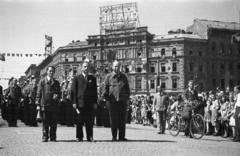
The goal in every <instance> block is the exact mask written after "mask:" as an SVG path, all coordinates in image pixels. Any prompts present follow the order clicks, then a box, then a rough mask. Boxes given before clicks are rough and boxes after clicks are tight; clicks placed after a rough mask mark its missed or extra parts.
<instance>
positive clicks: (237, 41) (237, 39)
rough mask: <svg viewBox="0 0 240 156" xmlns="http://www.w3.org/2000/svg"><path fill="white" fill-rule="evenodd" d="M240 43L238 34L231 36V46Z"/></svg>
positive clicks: (239, 34) (239, 33)
mask: <svg viewBox="0 0 240 156" xmlns="http://www.w3.org/2000/svg"><path fill="white" fill-rule="evenodd" d="M234 43H240V32H238V33H236V34H234V35H232V39H231V44H234Z"/></svg>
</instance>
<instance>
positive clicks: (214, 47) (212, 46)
mask: <svg viewBox="0 0 240 156" xmlns="http://www.w3.org/2000/svg"><path fill="white" fill-rule="evenodd" d="M215 50H216V43H215V42H212V45H211V51H212V52H215Z"/></svg>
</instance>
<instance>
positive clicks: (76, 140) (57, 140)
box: [57, 140, 77, 142]
mask: <svg viewBox="0 0 240 156" xmlns="http://www.w3.org/2000/svg"><path fill="white" fill-rule="evenodd" d="M57 142H77V140H57Z"/></svg>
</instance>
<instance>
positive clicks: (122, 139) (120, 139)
mask: <svg viewBox="0 0 240 156" xmlns="http://www.w3.org/2000/svg"><path fill="white" fill-rule="evenodd" d="M118 140H119V141H128V139H126V138H119V139H118Z"/></svg>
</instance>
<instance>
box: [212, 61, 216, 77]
mask: <svg viewBox="0 0 240 156" xmlns="http://www.w3.org/2000/svg"><path fill="white" fill-rule="evenodd" d="M212 73H213V74H214V73H216V68H215V64H214V63H212Z"/></svg>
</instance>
